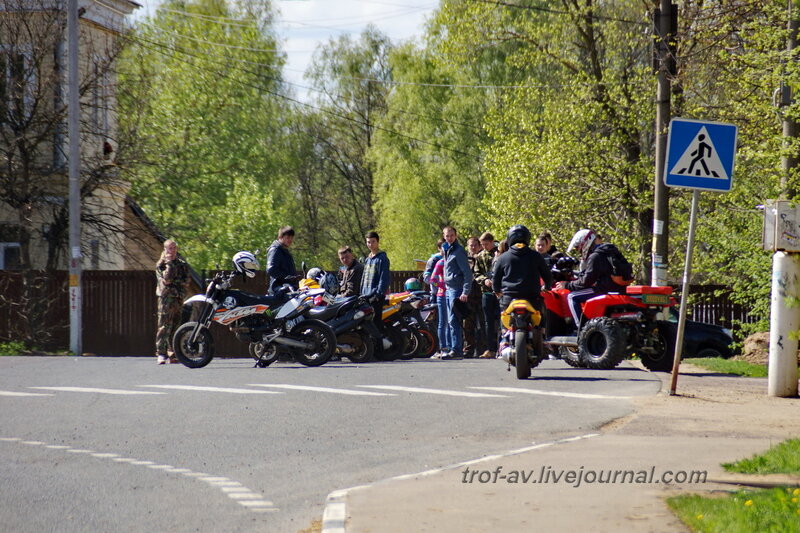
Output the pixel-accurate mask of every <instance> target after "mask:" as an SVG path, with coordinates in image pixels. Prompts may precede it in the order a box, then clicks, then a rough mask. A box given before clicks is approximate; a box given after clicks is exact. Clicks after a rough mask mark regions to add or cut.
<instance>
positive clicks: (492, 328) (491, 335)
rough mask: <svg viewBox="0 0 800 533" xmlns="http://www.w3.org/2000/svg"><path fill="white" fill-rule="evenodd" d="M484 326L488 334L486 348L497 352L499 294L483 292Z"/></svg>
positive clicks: (486, 334)
mask: <svg viewBox="0 0 800 533" xmlns="http://www.w3.org/2000/svg"><path fill="white" fill-rule="evenodd" d="M482 303H483V316H484V321H483V328H484V332H485V336H486V349H487V350H489V351H490V352H497V339H498V331H497V325H498V323H499V322H500V304H499V302H498V301H497V296H495V295H494V294H493V293H491V292H487V293H484V294H483V302H482Z"/></svg>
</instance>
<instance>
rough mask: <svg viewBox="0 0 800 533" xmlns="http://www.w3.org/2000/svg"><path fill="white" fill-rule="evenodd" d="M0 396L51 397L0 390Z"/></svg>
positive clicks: (43, 394) (39, 393) (34, 393)
mask: <svg viewBox="0 0 800 533" xmlns="http://www.w3.org/2000/svg"><path fill="white" fill-rule="evenodd" d="M0 396H53V395H52V394H45V393H41V392H15V391H10V390H0Z"/></svg>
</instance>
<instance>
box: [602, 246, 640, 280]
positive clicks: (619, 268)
mask: <svg viewBox="0 0 800 533" xmlns="http://www.w3.org/2000/svg"><path fill="white" fill-rule="evenodd" d="M607 257H608V262H609V263H611V281H613V282H614V283H616V284H617V285H621V286H623V287H625V286H627V285H630V284H631V283H633V281H634V279H633V267H632V266H631V264H630V263H629V262H628V260H627V259H625V257H624V256H623V255H622V253H620V252H619V250H617V251H616V252H615V253H612V254H609V255H608V256H607Z"/></svg>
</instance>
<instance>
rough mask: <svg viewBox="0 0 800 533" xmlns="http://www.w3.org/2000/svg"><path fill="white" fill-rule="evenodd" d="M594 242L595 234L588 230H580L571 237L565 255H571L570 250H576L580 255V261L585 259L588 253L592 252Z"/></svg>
mask: <svg viewBox="0 0 800 533" xmlns="http://www.w3.org/2000/svg"><path fill="white" fill-rule="evenodd" d="M595 240H597V233H595V232H594V231H592V230H590V229H582V230H580V231H578V232H577V233H576V234H575V235H574V236H573V237H572V240H571V241H569V246H567V253H571V252H572V250H576V251H577V252H578V253H579V254H580V256H581V259H586V257H587V256H588V255H589V252H590V251H591V250H592V245H593V244H594V241H595Z"/></svg>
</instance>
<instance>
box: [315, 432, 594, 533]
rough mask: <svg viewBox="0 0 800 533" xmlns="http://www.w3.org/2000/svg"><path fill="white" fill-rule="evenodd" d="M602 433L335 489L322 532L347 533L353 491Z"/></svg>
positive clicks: (324, 518) (326, 502)
mask: <svg viewBox="0 0 800 533" xmlns="http://www.w3.org/2000/svg"><path fill="white" fill-rule="evenodd" d="M600 435H601V434H600V433H586V434H584V435H577V436H575V437H566V438H563V439H557V440H553V441H547V442H542V443H539V444H534V445H532V446H526V447H525V448H519V449H516V450H509V451H506V452H501V453H497V454H492V455H486V456H483V457H480V458H478V459H472V460H469V461H462V462H459V463H455V464H451V465H447V466H443V467H441V468H434V469H431V470H425V471H423V472H417V473H415V474H403V475H399V476H394V477H390V478H387V479H382V480H380V481H376V482H374V483H370V484H367V485H356V486H354V487H349V488H346V489H340V490H335V491H333V492H331V493H330V494H328V497H327V498H326V500H325V510H324V511H323V513H322V533H347V496H348V495H349V494H350V493H351V492H354V491H356V490H363V489H369V488H371V487H375V486H378V485H383V484H386V483H391V482H393V481H404V480H409V479H418V478H422V477H427V476H432V475H434V474H438V473H440V472H445V471H447V470H455V469H458V468H461V467H464V466H470V465H474V464H479V463H483V462H486V461H493V460H495V459H502V458H503V457H510V456H513V455H520V454H523V453H527V452H531V451H534V450H538V449H541V448H548V447H550V446H555V445H557V444H565V443H568V442H575V441H578V440H583V439H590V438H593V437H599V436H600Z"/></svg>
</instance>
